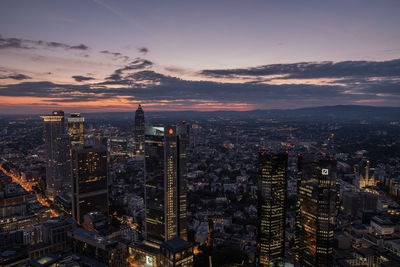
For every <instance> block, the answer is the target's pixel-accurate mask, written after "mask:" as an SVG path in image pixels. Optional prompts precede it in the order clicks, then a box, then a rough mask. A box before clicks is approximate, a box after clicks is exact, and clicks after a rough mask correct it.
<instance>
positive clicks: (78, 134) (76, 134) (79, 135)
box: [68, 113, 85, 148]
mask: <svg viewBox="0 0 400 267" xmlns="http://www.w3.org/2000/svg"><path fill="white" fill-rule="evenodd" d="M84 123H85V118H84V117H81V114H79V113H71V116H70V117H69V118H68V134H69V136H70V139H71V147H72V148H75V147H77V146H83V145H84V144H85V138H84V137H85V133H84Z"/></svg>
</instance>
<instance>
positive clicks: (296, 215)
mask: <svg viewBox="0 0 400 267" xmlns="http://www.w3.org/2000/svg"><path fill="white" fill-rule="evenodd" d="M0 160H1V161H0V170H1V174H0V217H1V218H0V265H1V266H96V267H99V266H146V267H147V266H382V267H383V266H384V267H388V266H400V206H399V200H400V125H399V122H398V121H383V122H380V123H378V122H374V123H371V122H369V121H343V122H341V121H332V120H325V121H323V120H317V119H316V120H312V119H311V120H310V119H304V120H298V119H296V120H290V119H274V118H267V117H262V116H259V117H248V118H246V117H245V116H228V115H223V114H222V115H221V114H219V113H210V114H209V115H207V116H205V115H203V116H198V117H194V118H193V119H190V120H188V121H182V119H179V116H168V114H165V115H162V114H160V113H151V112H149V115H147V113H146V118H145V113H144V111H143V108H142V107H141V106H140V105H139V107H138V109H137V110H136V113H135V115H132V113H115V114H111V115H110V114H85V116H83V115H81V114H79V113H72V114H64V112H63V111H53V112H49V114H48V115H43V116H40V117H39V116H35V115H26V116H22V115H20V116H2V117H1V119H0Z"/></svg>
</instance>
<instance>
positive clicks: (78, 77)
mask: <svg viewBox="0 0 400 267" xmlns="http://www.w3.org/2000/svg"><path fill="white" fill-rule="evenodd" d="M72 78H73V79H74V80H75V81H77V82H82V81H90V80H94V78H92V77H86V76H81V75H74V76H72Z"/></svg>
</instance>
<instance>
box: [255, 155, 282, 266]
mask: <svg viewBox="0 0 400 267" xmlns="http://www.w3.org/2000/svg"><path fill="white" fill-rule="evenodd" d="M287 161H288V154H287V153H280V154H274V153H267V152H265V151H261V152H260V153H259V155H258V209H257V211H258V216H257V217H258V221H257V250H258V258H259V263H260V266H283V265H284V256H285V224H286V211H285V200H286V170H287Z"/></svg>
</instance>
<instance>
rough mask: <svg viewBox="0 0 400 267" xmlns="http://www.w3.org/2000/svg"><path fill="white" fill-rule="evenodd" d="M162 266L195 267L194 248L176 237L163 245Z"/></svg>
mask: <svg viewBox="0 0 400 267" xmlns="http://www.w3.org/2000/svg"><path fill="white" fill-rule="evenodd" d="M160 265H161V266H163V267H190V266H193V246H192V244H190V243H189V242H186V241H185V240H183V239H182V238H180V237H174V238H172V239H170V240H168V241H165V242H164V243H162V245H161V258H160Z"/></svg>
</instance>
